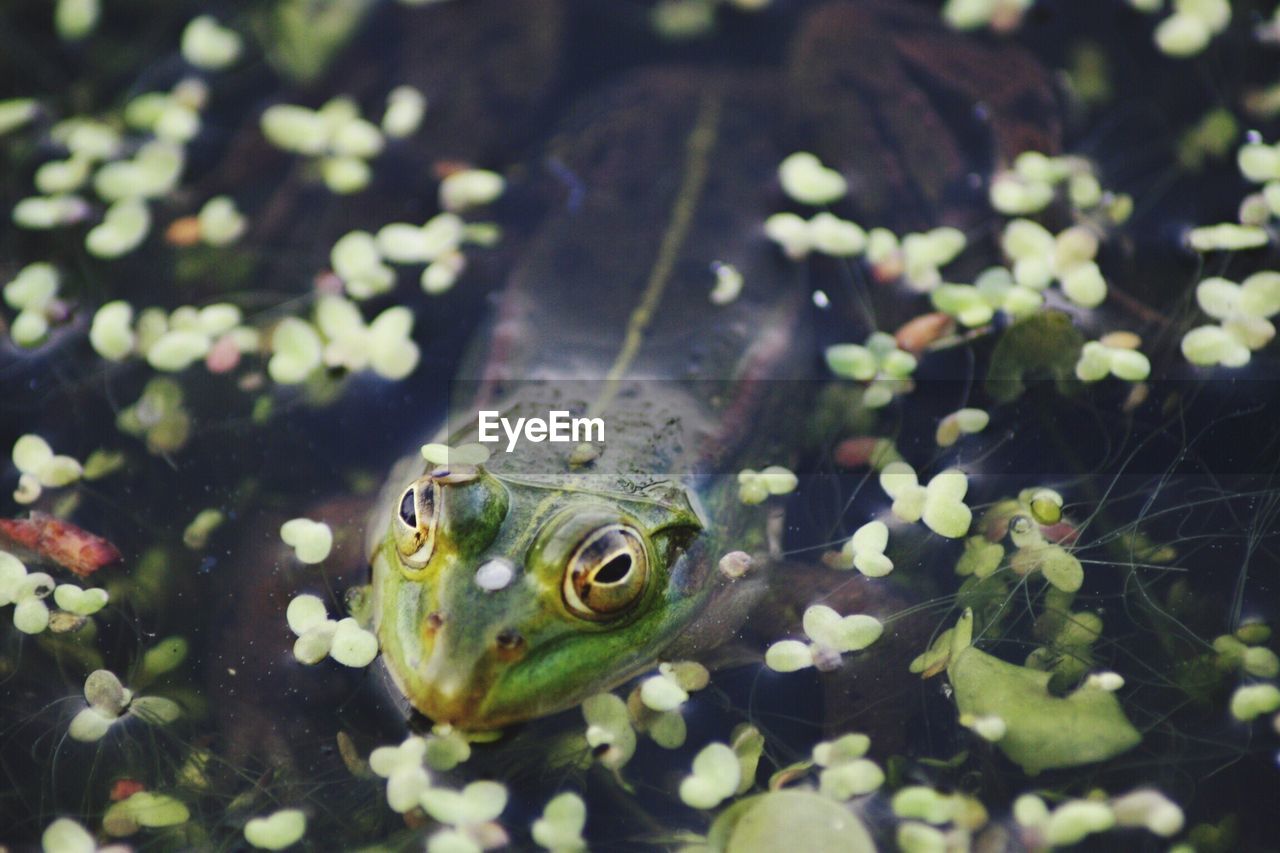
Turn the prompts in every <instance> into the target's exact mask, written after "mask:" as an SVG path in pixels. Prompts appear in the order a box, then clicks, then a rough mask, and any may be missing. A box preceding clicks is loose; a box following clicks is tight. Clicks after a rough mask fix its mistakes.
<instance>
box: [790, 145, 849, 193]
mask: <svg viewBox="0 0 1280 853" xmlns="http://www.w3.org/2000/svg"><path fill="white" fill-rule="evenodd" d="M778 181H779V182H780V183H781V184H782V190H783V192H785V193H786V194H787V195H788V196H790V197H791V199H792V200H794V201H798V202H800V203H801V204H809V205H826V204H831V203H832V202H834V201H839V200H840V199H841V198H843V197H844V195H845V193H847V192H848V191H849V185H848V182H846V181H845V179H844V176H843V175H841V174H840V173H839V172H837V171H836V170H835V169H831V168H828V167H827V166H824V165H823V164H822V161H821V160H819V159H818V158H817V157H816V156H815V155H813V154H811V153H809V152H808V151H797V152H796V153H795V154H792V155H790V156H789V157H787V158H786V159H785V160H783V161H782V163H781V164H780V165H779V166H778Z"/></svg>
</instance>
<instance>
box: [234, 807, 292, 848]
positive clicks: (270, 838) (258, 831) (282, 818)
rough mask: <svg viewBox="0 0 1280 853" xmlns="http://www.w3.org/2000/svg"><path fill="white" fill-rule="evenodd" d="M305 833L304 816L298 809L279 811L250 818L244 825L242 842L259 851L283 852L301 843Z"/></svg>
mask: <svg viewBox="0 0 1280 853" xmlns="http://www.w3.org/2000/svg"><path fill="white" fill-rule="evenodd" d="M306 832H307V816H306V814H304V813H303V812H302V811H301V810H300V809H280V810H279V811H276V812H272V813H271V814H269V815H266V816H265V817H254V818H250V819H249V820H248V821H247V822H246V823H245V825H244V840H245V841H247V842H249V843H250V844H251V845H253V846H254V847H257V848H258V849H259V850H283V849H285V848H286V847H289V846H291V845H293V844H296V843H298V842H299V841H301V840H302V836H304V835H306Z"/></svg>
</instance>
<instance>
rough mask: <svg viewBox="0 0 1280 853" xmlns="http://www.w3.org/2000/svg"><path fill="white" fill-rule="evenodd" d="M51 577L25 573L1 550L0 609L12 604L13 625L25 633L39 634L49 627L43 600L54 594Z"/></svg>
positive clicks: (21, 564) (24, 567)
mask: <svg viewBox="0 0 1280 853" xmlns="http://www.w3.org/2000/svg"><path fill="white" fill-rule="evenodd" d="M54 589H55V584H54V580H53V578H52V577H50V576H49V575H48V574H46V573H44V572H28V571H27V567H26V565H25V564H24V563H23V562H22V561H21V560H19V559H18V558H17V557H15V556H13V555H12V554H10V553H9V552H7V551H0V606H4V605H7V604H12V605H13V626H14V627H15V628H17V629H18V630H19V631H21V632H22V633H24V634H39V633H40V632H41V631H43V630H44V629H45V628H47V627H48V626H49V607H48V605H47V604H45V602H44V599H46V598H48V597H49V595H50V594H51V593H52V592H53V591H54Z"/></svg>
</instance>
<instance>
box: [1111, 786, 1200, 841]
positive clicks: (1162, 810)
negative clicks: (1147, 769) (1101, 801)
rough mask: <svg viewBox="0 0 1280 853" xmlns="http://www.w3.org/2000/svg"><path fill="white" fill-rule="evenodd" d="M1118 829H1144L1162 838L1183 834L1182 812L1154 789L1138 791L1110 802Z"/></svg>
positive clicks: (1183, 821)
mask: <svg viewBox="0 0 1280 853" xmlns="http://www.w3.org/2000/svg"><path fill="white" fill-rule="evenodd" d="M1111 812H1112V814H1113V815H1115V819H1116V826H1125V827H1130V826H1132V827H1141V828H1143V829H1145V830H1147V831H1148V832H1150V833H1152V834H1154V835H1159V836H1161V837H1162V838H1171V837H1172V836H1175V835H1177V834H1178V833H1179V832H1181V831H1182V827H1183V825H1184V824H1185V822H1186V818H1185V817H1184V816H1183V813H1182V808H1181V807H1179V806H1178V804H1177V803H1175V802H1174V801H1173V800H1170V799H1169V798H1168V797H1166V796H1165V795H1164V794H1162V793H1160V792H1159V791H1157V790H1155V789H1154V788H1138V789H1136V790H1133V791H1130V792H1129V793H1127V794H1124V795H1122V796H1119V797H1115V798H1113V799H1112V800H1111Z"/></svg>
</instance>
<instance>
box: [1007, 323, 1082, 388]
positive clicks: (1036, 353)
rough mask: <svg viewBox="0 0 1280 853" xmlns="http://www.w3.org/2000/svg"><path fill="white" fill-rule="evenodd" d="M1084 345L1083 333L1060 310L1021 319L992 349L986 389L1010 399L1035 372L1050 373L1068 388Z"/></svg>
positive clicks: (1061, 385)
mask: <svg viewBox="0 0 1280 853" xmlns="http://www.w3.org/2000/svg"><path fill="white" fill-rule="evenodd" d="M1083 348H1084V335H1082V334H1080V330H1079V329H1077V328H1076V327H1075V325H1074V324H1073V323H1072V322H1071V317H1070V316H1068V315H1067V314H1064V313H1062V312H1061V311H1046V312H1044V313H1041V314H1034V315H1032V316H1030V317H1027V318H1026V319H1023V320H1019V321H1018V322H1016V323H1014V324H1013V325H1012V326H1010V327H1009V328H1008V329H1006V330H1005V333H1004V334H1003V335H1001V336H1000V340H999V342H997V343H996V347H995V350H994V351H993V352H992V353H991V367H990V370H989V371H988V373H987V393H988V394H990V395H991V396H992V397H994V398H995V399H996V400H998V401H1000V402H1002V403H1007V402H1009V401H1010V400H1014V399H1016V398H1018V397H1019V396H1021V394H1022V392H1023V391H1024V390H1025V389H1026V386H1025V385H1024V384H1023V383H1024V380H1025V379H1026V378H1027V377H1028V376H1033V375H1036V374H1046V375H1048V376H1049V377H1051V378H1053V379H1054V380H1056V381H1057V383H1058V388H1059V390H1065V389H1066V388H1068V387H1069V385H1068V383H1070V382H1072V381H1073V380H1074V377H1075V369H1076V362H1078V361H1079V360H1080V351H1081V349H1083Z"/></svg>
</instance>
